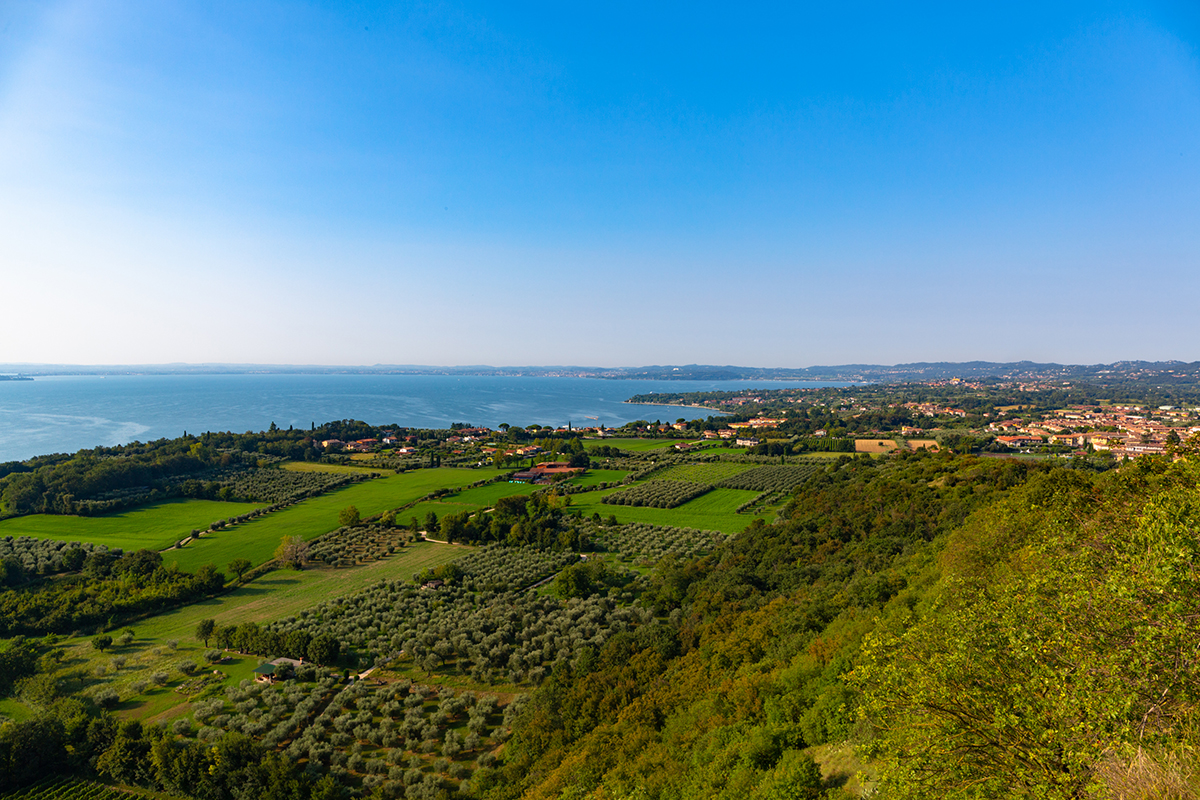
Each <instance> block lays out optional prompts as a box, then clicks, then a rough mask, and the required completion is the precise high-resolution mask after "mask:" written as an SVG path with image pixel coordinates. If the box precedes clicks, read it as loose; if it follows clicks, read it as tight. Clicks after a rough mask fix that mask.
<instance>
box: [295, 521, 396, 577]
mask: <svg viewBox="0 0 1200 800" xmlns="http://www.w3.org/2000/svg"><path fill="white" fill-rule="evenodd" d="M412 536H413V534H412V532H411V531H408V530H406V529H404V528H396V527H393V526H391V525H364V526H360V527H346V526H343V527H341V528H338V529H337V530H335V531H331V532H330V533H327V534H325V535H324V536H322V537H321V538H320V539H318V540H317V541H316V542H314V543H313V544H312V546H311V547H310V548H309V551H308V558H309V560H310V561H321V562H323V563H325V564H328V565H329V566H331V567H353V566H356V565H359V564H369V563H371V562H372V561H378V560H379V559H381V558H386V557H387V556H389V555H391V554H392V553H395V552H396V551H397V550H399V549H400V548H401V547H404V546H405V545H407V544H408V543H409V542H411V541H412Z"/></svg>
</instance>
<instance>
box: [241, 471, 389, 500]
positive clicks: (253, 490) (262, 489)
mask: <svg viewBox="0 0 1200 800" xmlns="http://www.w3.org/2000/svg"><path fill="white" fill-rule="evenodd" d="M370 477H376V476H375V475H372V474H371V473H366V474H347V473H336V472H293V471H291V470H285V469H256V470H253V471H250V472H243V473H240V474H238V475H237V476H236V477H234V478H233V479H232V480H231V481H229V483H228V484H227V485H228V486H229V488H230V491H232V492H233V495H234V497H237V498H238V499H242V500H251V501H255V502H259V503H286V502H289V501H295V500H301V499H303V498H305V497H315V496H316V495H319V494H323V493H325V492H328V491H330V490H332V489H336V488H338V487H339V486H345V485H347V484H350V483H353V482H354V481H356V480H364V479H367V478H370Z"/></svg>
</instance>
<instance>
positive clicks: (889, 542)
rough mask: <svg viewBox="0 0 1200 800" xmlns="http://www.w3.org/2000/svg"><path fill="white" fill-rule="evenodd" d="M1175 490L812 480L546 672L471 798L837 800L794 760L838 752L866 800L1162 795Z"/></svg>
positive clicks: (1187, 489)
mask: <svg viewBox="0 0 1200 800" xmlns="http://www.w3.org/2000/svg"><path fill="white" fill-rule="evenodd" d="M1197 475H1198V473H1197V468H1196V465H1195V464H1194V463H1193V462H1188V461H1185V462H1180V463H1178V464H1176V465H1174V466H1168V465H1167V464H1166V463H1165V462H1156V461H1153V460H1141V461H1139V462H1137V463H1136V464H1133V465H1129V466H1127V467H1126V468H1124V469H1122V470H1118V471H1114V472H1112V473H1106V474H1103V475H1096V474H1092V473H1086V472H1079V471H1072V470H1067V469H1063V468H1051V467H1048V466H1040V467H1033V466H1029V465H1028V464H1027V463H1021V462H1016V461H987V460H976V459H962V458H951V457H947V456H925V455H914V456H910V457H901V458H897V459H894V460H885V461H872V460H869V459H858V460H854V461H850V462H848V463H843V464H842V465H840V466H839V465H833V466H831V467H830V468H829V469H828V471H827V472H826V473H825V474H823V475H821V476H819V477H817V478H815V479H814V480H812V481H810V482H809V483H808V484H806V485H805V486H804V487H802V488H801V489H800V490H799V491H798V493H797V495H796V498H795V500H794V501H793V502H792V503H791V505H790V506H789V507H788V509H787V512H786V515H785V516H786V520H785V521H783V522H781V523H780V524H778V525H774V526H762V527H758V528H756V529H751V530H749V531H748V532H747V533H745V534H743V535H742V536H740V537H738V538H736V539H734V540H733V541H731V542H730V543H729V544H728V545H727V546H726V547H724V548H722V549H721V550H719V551H717V552H716V553H714V554H712V555H711V556H708V557H706V558H703V559H699V560H695V561H690V562H683V563H678V564H675V565H673V566H671V567H670V568H668V569H664V570H662V571H661V572H660V573H659V575H658V576H657V577H656V578H655V585H654V588H653V590H652V591H651V592H649V593H647V595H646V596H645V599H646V600H648V601H649V602H650V603H651V604H652V606H653V608H654V610H655V611H656V612H657V613H658V614H659V615H660V618H661V620H662V624H660V625H656V626H647V627H643V628H641V629H640V630H638V631H636V632H633V633H629V634H622V635H619V636H616V637H614V638H613V639H611V640H610V641H609V642H608V643H607V644H606V645H605V647H604V648H603V649H602V650H601V651H600V652H598V653H596V654H595V657H594V658H586V659H580V660H578V661H576V662H575V663H574V664H573V665H572V666H571V667H564V668H560V669H557V670H556V671H555V672H554V674H553V675H552V676H551V678H550V680H549V681H548V682H547V684H546V685H544V686H543V687H542V688H541V689H540V690H539V691H538V692H537V693H536V694H535V695H534V697H533V700H532V702H531V703H530V704H529V706H528V707H527V710H526V712H525V716H524V717H523V718H522V719H521V720H520V721H519V724H518V725H517V727H516V729H515V733H514V737H513V740H512V742H511V743H510V745H509V747H508V750H507V752H506V756H507V759H506V763H505V764H504V766H502V767H500V768H499V769H498V770H497V771H496V772H494V773H491V774H480V775H478V776H477V777H476V779H475V788H476V790H477V791H478V792H479V793H480V794H481V795H483V796H486V797H491V798H510V797H519V796H527V797H558V796H569V797H580V796H594V797H649V798H660V797H661V798H686V797H730V798H734V797H738V798H741V797H762V798H768V797H822V796H828V797H838V796H843V795H844V794H845V792H846V790H845V789H843V788H841V787H839V786H838V784H840V783H841V782H842V780H840V779H836V778H835V780H833V781H829V780H825V781H822V778H821V775H820V772H819V771H818V770H817V768H816V766H815V765H814V764H813V763H812V761H811V759H809V757H808V756H807V755H805V754H804V753H803V752H802V751H803V750H804V749H805V748H807V747H809V746H811V745H819V744H822V743H827V742H841V741H844V740H850V741H852V742H853V743H855V744H857V745H858V746H860V747H861V748H863V750H864V751H865V752H866V753H869V754H870V755H871V756H873V757H874V759H876V760H875V762H874V763H875V764H877V765H878V766H879V767H880V768H881V770H882V774H881V777H882V784H881V785H880V786H879V787H877V790H878V791H880V792H881V794H879V795H877V796H886V797H913V798H917V797H964V798H966V797H1000V796H1014V797H1015V796H1021V797H1085V796H1087V797H1091V796H1096V797H1110V796H1120V797H1134V796H1146V797H1151V796H1168V795H1167V794H1166V793H1165V788H1164V787H1165V786H1166V785H1167V784H1168V783H1169V782H1171V781H1174V780H1183V779H1186V777H1187V776H1189V775H1190V772H1191V767H1190V761H1189V756H1188V755H1187V754H1188V752H1189V750H1188V748H1189V746H1190V745H1191V744H1192V743H1193V738H1192V737H1193V734H1192V730H1193V728H1194V722H1195V717H1194V712H1193V708H1194V702H1195V697H1196V690H1197V683H1196V677H1197V673H1196V665H1195V658H1196V655H1197V645H1196V642H1197V637H1196V633H1197V629H1196V626H1197V622H1196V620H1197V619H1198V614H1197V612H1200V593H1198V592H1197V589H1198V588H1200V587H1197V586H1196V583H1195V581H1196V576H1195V568H1196V555H1197V553H1196V549H1197V545H1196V542H1195V537H1194V531H1195V529H1196V522H1197V509H1198V508H1200V502H1198V500H1200V496H1198V495H1197V493H1196V490H1197ZM1138 770H1140V772H1139V771H1138ZM1181 775H1182V776H1183V778H1181V777H1180V776H1181ZM1138 776H1141V777H1138ZM1147 776H1150V777H1147ZM1137 780H1142V781H1143V782H1147V781H1148V782H1149V784H1148V785H1149V791H1148V792H1147V793H1145V794H1144V795H1138V794H1121V793H1120V792H1123V791H1125V790H1126V788H1127V784H1129V783H1130V782H1131V781H1132V782H1136V781H1137ZM1174 796H1189V797H1190V796H1192V795H1191V794H1181V795H1174Z"/></svg>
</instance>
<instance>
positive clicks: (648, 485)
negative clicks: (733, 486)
mask: <svg viewBox="0 0 1200 800" xmlns="http://www.w3.org/2000/svg"><path fill="white" fill-rule="evenodd" d="M712 488H713V487H712V484H709V483H692V482H690V481H666V480H652V481H646V482H645V483H640V484H637V485H635V486H630V487H629V488H627V489H622V490H620V491H619V492H613V493H612V494H610V495H608V496H606V497H604V498H603V499H602V500H601V502H603V503H608V504H609V505H618V506H650V507H651V508H675V507H676V506H681V505H683V504H684V503H686V502H687V501H688V500H691V499H693V498H696V497H699V496H700V495H702V494H704V493H705V492H707V491H710V490H711V489H712Z"/></svg>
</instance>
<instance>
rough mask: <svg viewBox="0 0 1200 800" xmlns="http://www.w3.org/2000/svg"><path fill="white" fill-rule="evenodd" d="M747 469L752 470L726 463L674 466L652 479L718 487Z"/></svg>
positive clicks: (742, 465) (748, 466) (710, 462)
mask: <svg viewBox="0 0 1200 800" xmlns="http://www.w3.org/2000/svg"><path fill="white" fill-rule="evenodd" d="M748 469H753V467H751V466H750V465H748V464H734V463H731V462H728V461H708V462H705V463H703V464H675V465H673V466H669V467H666V468H665V469H663V470H662V471H661V472H659V473H657V474H656V475H655V476H654V477H655V478H661V479H663V480H669V481H691V482H692V483H711V484H713V485H718V486H719V485H721V482H722V481H724V480H726V479H728V478H732V477H734V476H735V475H737V474H738V473H740V472H745V471H746V470H748ZM735 488H737V487H735Z"/></svg>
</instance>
